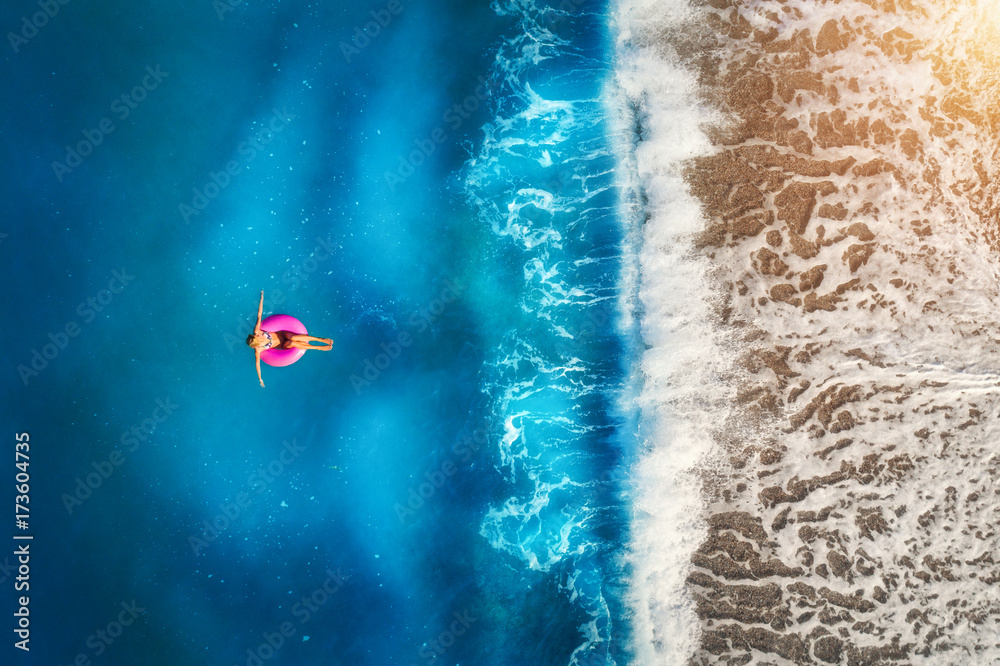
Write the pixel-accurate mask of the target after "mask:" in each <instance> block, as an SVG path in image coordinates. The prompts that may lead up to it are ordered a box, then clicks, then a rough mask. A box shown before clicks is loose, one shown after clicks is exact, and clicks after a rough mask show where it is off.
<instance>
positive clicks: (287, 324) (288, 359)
mask: <svg viewBox="0 0 1000 666" xmlns="http://www.w3.org/2000/svg"><path fill="white" fill-rule="evenodd" d="M260 330H262V331H267V332H268V333H274V332H276V331H287V332H288V333H299V334H301V335H305V334H306V333H308V332H309V331H307V330H306V327H305V325H304V324H303V323H302V322H301V321H299V320H298V319H296V318H295V317H293V316H291V315H286V314H275V315H271V316H270V317H268V318H267V319H265V320H264V321H262V322H260ZM305 353H306V350H305V349H265V350H264V351H262V352H261V353H260V360H262V361H264V363H267V364H268V365H273V366H274V367H276V368H280V367H283V366H286V365H291V364H292V363H295V362H296V361H297V360H299V359H300V358H302V355H303V354H305Z"/></svg>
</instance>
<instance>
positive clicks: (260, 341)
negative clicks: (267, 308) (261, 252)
mask: <svg viewBox="0 0 1000 666" xmlns="http://www.w3.org/2000/svg"><path fill="white" fill-rule="evenodd" d="M263 315H264V292H263V291H261V292H260V305H259V306H257V325H256V326H254V328H253V333H251V334H250V335H248V336H247V344H248V345H249V346H250V347H251V348H252V349H253V354H254V356H255V357H256V358H257V379H259V380H260V385H261V386H264V378H263V377H262V376H261V374H260V353H261V352H262V351H264V350H265V349H317V350H319V351H330V350H331V349H333V340H331V339H329V338H317V337H315V336H312V335H303V334H300V333H292V332H291V331H262V330H261V328H260V321H261V317H262V316H263ZM313 343H319V344H313Z"/></svg>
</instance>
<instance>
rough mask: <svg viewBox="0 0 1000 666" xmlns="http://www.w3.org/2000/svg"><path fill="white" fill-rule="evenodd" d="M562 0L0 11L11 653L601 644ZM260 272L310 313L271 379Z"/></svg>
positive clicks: (601, 257)
mask: <svg viewBox="0 0 1000 666" xmlns="http://www.w3.org/2000/svg"><path fill="white" fill-rule="evenodd" d="M53 6H56V5H55V4H54V5H53ZM559 7H560V3H558V2H555V1H553V2H551V6H547V5H545V4H543V3H538V4H537V5H535V4H532V3H530V2H528V3H525V2H509V1H502V2H501V1H500V0H497V1H496V2H494V3H493V4H492V5H490V4H489V3H486V2H469V1H467V0H453V1H447V0H401V1H400V2H399V3H395V2H387V1H384V0H376V1H375V2H361V3H347V2H316V1H313V2H305V1H301V0H295V1H292V2H281V3H270V2H264V3H252V2H242V3H239V4H235V5H234V6H232V7H230V6H229V5H228V4H222V3H215V5H213V3H212V2H211V1H209V0H197V1H191V0H188V1H182V2H174V3H161V4H149V5H147V4H140V5H137V4H136V3H124V2H120V1H115V2H106V3H87V2H83V1H82V0H71V1H70V2H68V4H65V5H58V13H56V14H55V15H54V16H52V17H51V18H46V19H45V20H44V21H42V20H41V19H39V20H38V22H39V23H45V25H43V27H41V28H40V29H38V30H37V34H34V33H32V32H31V31H30V30H28V31H27V32H25V33H23V34H22V29H23V27H24V25H23V22H22V17H29V21H30V20H31V17H32V15H33V14H35V13H36V12H39V11H41V10H40V9H39V5H38V3H37V2H34V3H33V2H28V1H26V0H17V1H15V2H11V3H7V4H5V5H4V6H3V8H2V9H0V27H2V28H3V31H4V33H8V32H13V33H15V34H18V35H21V38H14V39H13V40H12V39H11V38H10V37H9V36H8V37H7V39H5V41H4V44H3V45H0V53H3V60H2V72H3V75H2V78H0V91H2V95H3V99H4V102H3V105H2V112H3V118H2V122H0V150H2V151H3V153H2V156H3V163H4V164H5V165H6V167H7V168H6V169H5V177H4V178H3V179H0V206H2V212H3V220H2V222H0V233H2V234H4V235H3V236H0V260H2V265H3V266H4V270H5V271H6V276H7V279H6V280H5V283H6V284H7V285H8V288H7V290H6V295H5V297H4V298H5V302H6V303H7V307H6V310H7V312H8V317H7V326H6V331H7V338H8V340H11V341H12V344H8V345H7V346H6V351H5V353H4V355H3V372H4V377H5V380H4V381H5V383H4V400H3V401H2V407H0V410H2V414H3V423H4V424H5V432H4V434H3V444H2V446H3V449H2V451H0V459H2V460H4V464H3V465H2V466H0V473H2V476H0V489H2V492H3V495H2V496H3V498H4V499H5V500H6V501H7V506H8V507H9V508H12V507H13V504H14V485H15V473H16V472H17V470H16V469H15V468H14V467H13V463H14V447H15V434H16V433H20V432H27V433H28V434H29V435H30V477H31V490H30V502H31V503H30V509H31V511H30V518H29V521H30V527H29V528H28V529H27V530H18V529H17V528H16V527H15V525H14V516H13V514H10V515H9V518H8V520H9V522H8V526H6V527H4V528H3V529H2V530H0V542H3V543H6V544H8V545H4V546H2V547H0V563H4V559H3V558H4V557H9V558H10V559H11V560H13V559H14V556H13V552H14V548H15V547H16V545H17V544H15V542H14V540H13V539H11V538H10V537H11V536H13V535H14V534H21V535H23V534H31V535H32V536H33V537H34V539H33V540H32V541H31V545H30V550H31V559H30V567H31V570H30V605H29V607H30V612H31V616H30V617H31V624H30V629H31V641H30V648H31V650H30V653H28V654H25V653H23V652H22V651H20V650H16V649H15V648H14V645H13V644H14V641H15V640H16V638H15V637H14V636H13V631H12V630H13V628H14V622H15V619H14V618H13V615H12V613H13V612H14V611H15V610H16V608H17V601H16V597H17V596H18V595H19V594H20V593H17V592H15V590H14V588H13V585H14V583H15V579H14V574H11V573H10V572H9V569H7V568H6V567H5V568H4V569H2V570H0V578H2V579H4V580H3V582H2V584H0V598H2V602H0V604H2V608H4V611H5V612H4V613H3V616H4V617H5V618H7V619H6V620H5V621H4V626H3V627H2V631H0V637H3V639H2V641H3V643H2V647H0V651H2V652H0V653H2V654H4V655H10V656H5V657H4V660H3V663H4V664H7V663H12V664H13V663H30V664H46V665H48V664H70V663H73V662H74V660H77V659H79V660H80V661H79V662H78V663H86V662H87V661H88V660H89V661H90V663H94V664H144V665H158V664H171V665H174V664H213V665H214V664H219V665H229V664H240V665H242V664H254V663H267V664H296V665H298V664H402V665H404V666H405V665H409V664H463V665H469V664H472V665H478V664H498V665H501V664H502V665H508V664H509V665H529V664H530V665H535V664H539V665H547V664H553V665H554V664H570V663H576V664H585V665H587V666H590V665H596V664H614V663H617V664H623V663H628V661H629V651H628V649H627V647H626V646H627V644H628V640H629V626H628V622H627V619H626V618H627V613H625V612H624V611H623V609H622V607H623V594H624V589H625V586H626V578H627V572H626V571H624V570H623V568H622V563H621V562H622V549H623V546H624V544H625V542H626V540H627V537H628V534H627V530H628V523H627V515H628V507H627V506H625V505H624V504H623V502H622V500H621V487H620V486H621V483H622V475H623V472H622V469H623V467H624V465H625V461H626V460H627V459H628V456H629V447H630V444H629V441H628V437H627V434H626V431H628V430H629V429H628V428H627V427H625V426H624V424H623V421H622V417H621V416H620V415H619V414H618V413H617V411H616V407H615V405H616V402H617V400H618V396H619V395H620V393H621V392H622V391H623V390H624V387H625V386H626V385H627V383H628V382H627V380H626V378H625V377H624V371H623V367H625V366H626V365H627V363H626V359H627V357H628V354H629V349H628V348H627V347H626V345H625V343H624V342H623V338H622V337H621V336H620V335H619V332H618V315H617V309H616V308H617V306H616V303H617V298H618V293H619V289H620V287H619V282H618V281H619V271H620V268H621V267H620V261H621V259H620V257H621V255H622V252H623V248H622V243H623V240H622V231H621V225H620V222H619V216H618V213H617V208H616V206H617V193H616V190H615V188H614V183H613V170H614V168H615V166H614V154H613V152H612V151H611V149H610V148H609V146H608V139H607V136H608V128H607V124H606V119H605V117H604V115H605V111H604V103H603V102H602V87H603V85H604V83H605V81H606V78H607V76H608V72H609V68H610V64H609V61H610V55H609V52H608V51H609V48H608V43H607V39H608V38H607V35H606V31H607V26H606V23H607V21H606V16H605V12H606V8H605V7H604V5H603V3H597V2H589V1H588V2H579V3H574V2H563V3H561V7H562V9H558V8H559ZM220 8H224V11H223V10H220ZM220 11H221V15H220ZM373 12H374V14H373ZM377 20H381V21H382V23H383V24H384V25H379V24H377V23H370V22H372V21H377ZM366 24H369V25H368V27H367V29H368V33H369V34H368V35H364V33H363V31H364V30H365V28H366ZM23 35H29V36H30V38H26V37H24V36H23ZM358 36H361V38H358V39H355V38H356V37H358ZM352 40H353V41H352ZM123 95H124V96H125V97H124V98H123ZM67 146H69V147H71V148H72V149H73V150H74V151H76V153H87V154H86V155H82V154H81V155H80V157H79V159H77V157H76V156H75V155H71V154H68V150H67ZM54 163H59V164H54ZM261 290H264V291H265V293H266V301H265V313H271V312H287V313H289V314H292V315H294V316H296V317H297V318H299V319H300V320H301V321H303V322H304V323H305V324H306V326H307V327H308V328H309V330H310V332H311V333H314V334H316V335H320V336H327V337H332V338H334V339H335V341H336V344H335V345H334V349H333V351H332V352H318V351H317V352H309V353H307V354H306V357H305V358H304V359H303V360H301V361H299V362H298V363H297V364H295V365H293V366H291V367H288V368H270V367H267V366H264V368H263V376H264V380H265V382H266V384H267V387H266V388H265V389H261V388H260V386H259V385H258V383H257V378H256V376H255V373H254V369H253V355H252V353H251V351H250V350H249V349H248V348H247V347H246V345H245V344H244V343H243V339H244V338H245V336H246V333H247V331H248V326H249V324H248V322H250V321H251V318H252V317H253V315H254V314H255V312H256V306H257V301H258V298H259V293H260V291H261ZM88 483H89V485H88ZM213 523H214V526H213V525H212V524H213ZM122 604H125V605H124V606H123V605H122ZM123 608H124V609H125V610H123ZM129 609H131V612H130V610H129ZM139 609H141V610H139ZM119 622H121V623H122V624H118V623H119ZM119 630H120V633H118V632H119ZM102 631H103V633H99V632H102ZM283 631H284V634H282V632H283ZM272 646H276V649H275V648H274V647H272ZM80 655H82V657H81V656H80Z"/></svg>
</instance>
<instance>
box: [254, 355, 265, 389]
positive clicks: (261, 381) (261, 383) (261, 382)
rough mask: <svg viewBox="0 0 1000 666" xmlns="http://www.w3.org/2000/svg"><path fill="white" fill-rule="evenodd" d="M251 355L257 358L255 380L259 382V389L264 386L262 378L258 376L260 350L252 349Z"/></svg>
mask: <svg viewBox="0 0 1000 666" xmlns="http://www.w3.org/2000/svg"><path fill="white" fill-rule="evenodd" d="M253 355H254V356H256V357H257V379H259V380H260V385H261V387H263V386H264V378H263V377H262V376H261V374H260V350H259V349H254V350H253Z"/></svg>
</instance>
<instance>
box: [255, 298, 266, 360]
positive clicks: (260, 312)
mask: <svg viewBox="0 0 1000 666" xmlns="http://www.w3.org/2000/svg"><path fill="white" fill-rule="evenodd" d="M263 315H264V290H263V289H261V290H260V305H258V306H257V325H256V326H254V327H253V334H254V335H260V318H261V317H262V316H263ZM257 365H258V366H259V365H260V354H258V355H257ZM257 374H260V373H259V372H258V373H257Z"/></svg>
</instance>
